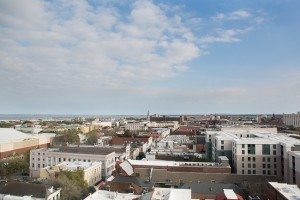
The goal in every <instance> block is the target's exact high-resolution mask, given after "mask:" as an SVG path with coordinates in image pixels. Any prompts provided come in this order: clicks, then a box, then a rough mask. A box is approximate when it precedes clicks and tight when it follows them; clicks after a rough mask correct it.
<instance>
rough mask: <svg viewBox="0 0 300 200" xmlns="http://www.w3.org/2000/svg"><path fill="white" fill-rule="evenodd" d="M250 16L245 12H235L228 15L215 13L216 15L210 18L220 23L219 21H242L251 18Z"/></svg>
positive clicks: (241, 10)
mask: <svg viewBox="0 0 300 200" xmlns="http://www.w3.org/2000/svg"><path fill="white" fill-rule="evenodd" d="M251 16H252V14H251V13H250V12H249V11H247V10H243V9H240V10H236V11H233V12H230V13H228V14H225V13H217V14H216V15H214V16H212V19H213V20H214V21H221V20H243V19H247V18H249V17H251Z"/></svg>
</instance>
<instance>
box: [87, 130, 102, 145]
mask: <svg viewBox="0 0 300 200" xmlns="http://www.w3.org/2000/svg"><path fill="white" fill-rule="evenodd" d="M86 137H87V139H86V144H90V145H93V144H96V143H97V142H98V138H99V137H98V132H97V130H93V131H90V132H88V133H87V134H86Z"/></svg>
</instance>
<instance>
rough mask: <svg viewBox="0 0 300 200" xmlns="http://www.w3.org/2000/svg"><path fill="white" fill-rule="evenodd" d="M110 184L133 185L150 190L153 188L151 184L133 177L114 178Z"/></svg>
mask: <svg viewBox="0 0 300 200" xmlns="http://www.w3.org/2000/svg"><path fill="white" fill-rule="evenodd" d="M111 182H118V183H134V184H136V185H138V186H140V187H143V188H152V187H153V183H152V182H148V181H144V180H142V179H140V178H138V177H135V176H116V177H115V178H114V180H112V181H111Z"/></svg>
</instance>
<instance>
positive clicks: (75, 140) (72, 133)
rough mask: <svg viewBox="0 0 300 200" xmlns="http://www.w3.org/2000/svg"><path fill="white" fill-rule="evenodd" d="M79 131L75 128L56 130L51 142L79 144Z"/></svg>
mask: <svg viewBox="0 0 300 200" xmlns="http://www.w3.org/2000/svg"><path fill="white" fill-rule="evenodd" d="M79 133H80V131H79V130H76V129H71V130H66V131H62V132H58V133H57V134H56V136H55V138H54V141H53V143H54V144H56V145H59V144H62V145H66V144H67V143H68V144H79V143H80V138H79Z"/></svg>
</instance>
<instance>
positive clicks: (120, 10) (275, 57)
mask: <svg viewBox="0 0 300 200" xmlns="http://www.w3.org/2000/svg"><path fill="white" fill-rule="evenodd" d="M299 5H300V2H299V1H293V0H286V1H277V0H267V1H261V0H257V1H250V0H247V1H243V2H235V3H234V4H232V3H230V1H216V0H215V1H208V0H203V1H196V0H193V1H182V0H181V1H180V0H176V1H158V0H156V1H150V0H140V1H127V0H123V1H101V3H100V1H80V2H71V1H66V2H58V1H26V2H25V1H24V2H22V1H21V2H20V1H1V2H0V16H1V17H0V35H1V38H0V44H1V47H0V91H1V92H0V94H1V95H0V96H1V98H0V113H2V114H14V113H24V114H75V115H76V114H91V115H109V114H120V115H123V114H144V113H146V112H147V110H150V111H151V113H158V114H175V113H178V114H180V113H182V114H188V113H191V114H204V113H207V114H208V113H232V114H241V113H249V114H255V113H270V114H272V113H273V112H274V113H278V114H279V113H280V114H282V113H296V112H297V111H299V108H300V107H299V106H300V105H299V102H300V78H299V77H300V66H299V61H300V57H299V53H298V52H300V40H299V38H298V36H299V35H300V26H299V21H300V13H299V12H298V10H297V8H298V7H299Z"/></svg>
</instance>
